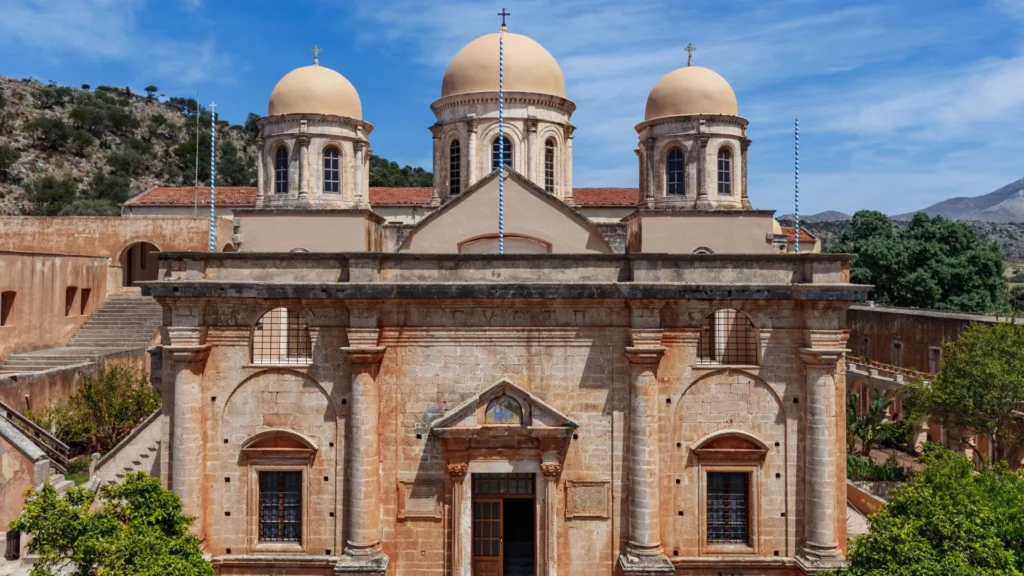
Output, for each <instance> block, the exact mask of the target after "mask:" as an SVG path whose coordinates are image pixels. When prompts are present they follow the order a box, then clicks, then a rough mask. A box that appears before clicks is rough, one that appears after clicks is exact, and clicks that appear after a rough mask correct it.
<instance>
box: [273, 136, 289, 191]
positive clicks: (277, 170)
mask: <svg viewBox="0 0 1024 576" xmlns="http://www.w3.org/2000/svg"><path fill="white" fill-rule="evenodd" d="M274 193H275V194H287V193H288V150H287V149H286V148H285V147H284V146H281V147H280V148H278V149H277V152H275V153H274Z"/></svg>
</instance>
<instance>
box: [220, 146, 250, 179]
mask: <svg viewBox="0 0 1024 576" xmlns="http://www.w3.org/2000/svg"><path fill="white" fill-rule="evenodd" d="M218 152H219V153H220V154H219V156H220V158H219V160H220V162H219V163H218V165H217V184H219V185H222V186H252V185H254V184H255V182H254V180H255V174H254V172H255V171H254V170H252V169H251V168H249V166H248V164H247V163H246V161H245V158H244V157H242V155H241V154H239V152H238V147H237V146H235V143H234V142H232V141H230V140H227V141H225V142H224V143H223V144H221V145H220V150H218Z"/></svg>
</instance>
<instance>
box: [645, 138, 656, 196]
mask: <svg viewBox="0 0 1024 576" xmlns="http://www.w3.org/2000/svg"><path fill="white" fill-rule="evenodd" d="M643 145H644V151H643V162H644V166H645V170H646V172H647V186H646V190H644V200H643V201H642V204H644V205H645V207H646V208H654V169H655V166H654V138H648V139H646V140H644V142H643Z"/></svg>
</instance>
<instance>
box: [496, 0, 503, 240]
mask: <svg viewBox="0 0 1024 576" xmlns="http://www.w3.org/2000/svg"><path fill="white" fill-rule="evenodd" d="M501 12H502V14H501V31H500V32H498V150H500V153H499V155H498V254H504V253H505V16H504V14H505V9H504V8H502V9H501Z"/></svg>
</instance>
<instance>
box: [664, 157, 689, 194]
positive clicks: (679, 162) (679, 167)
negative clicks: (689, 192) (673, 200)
mask: <svg viewBox="0 0 1024 576" xmlns="http://www.w3.org/2000/svg"><path fill="white" fill-rule="evenodd" d="M683 160H684V158H683V151H682V150H680V149H679V148H673V149H671V150H669V152H668V158H667V159H666V161H665V185H666V189H667V192H668V194H669V195H671V196H682V195H684V194H686V184H685V183H684V182H685V179H684V177H683V176H684V166H685V162H684V161H683Z"/></svg>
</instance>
